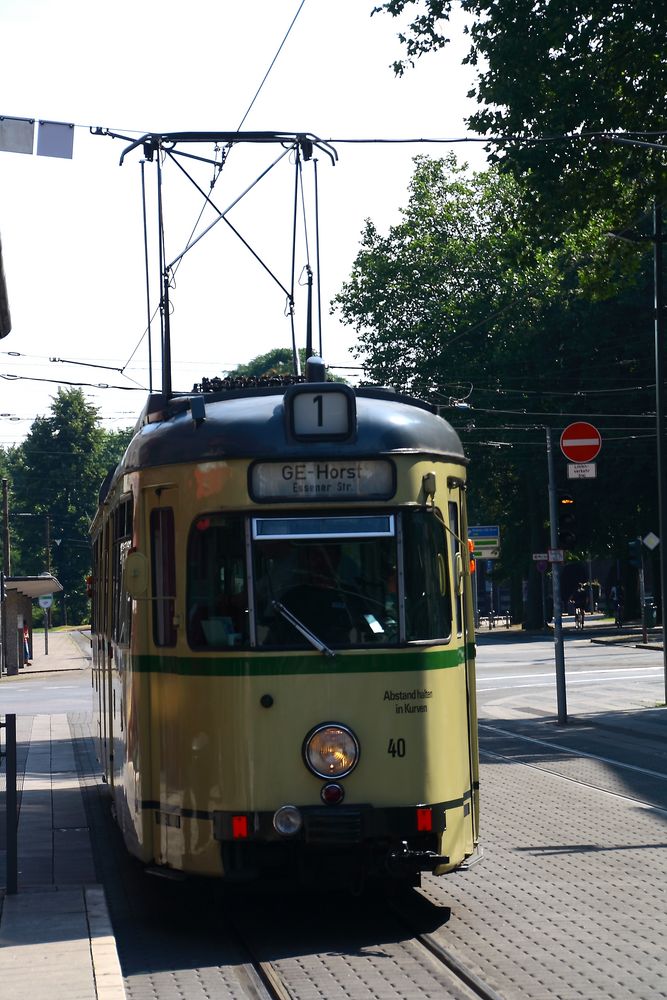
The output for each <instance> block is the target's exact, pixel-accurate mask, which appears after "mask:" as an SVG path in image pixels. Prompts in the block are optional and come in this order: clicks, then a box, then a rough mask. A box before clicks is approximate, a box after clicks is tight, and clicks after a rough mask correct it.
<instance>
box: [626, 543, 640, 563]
mask: <svg viewBox="0 0 667 1000" xmlns="http://www.w3.org/2000/svg"><path fill="white" fill-rule="evenodd" d="M628 559H629V561H630V565H631V566H634V567H635V569H640V568H641V564H642V540H641V538H633V539H632V541H631V542H628Z"/></svg>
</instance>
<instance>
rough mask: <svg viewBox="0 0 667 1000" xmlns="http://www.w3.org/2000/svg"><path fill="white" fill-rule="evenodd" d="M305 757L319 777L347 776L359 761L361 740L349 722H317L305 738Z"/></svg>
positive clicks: (308, 765) (308, 764)
mask: <svg viewBox="0 0 667 1000" xmlns="http://www.w3.org/2000/svg"><path fill="white" fill-rule="evenodd" d="M303 759H304V760H305V762H306V765H307V767H308V768H309V769H310V770H311V771H312V772H313V774H316V775H317V777H318V778H344V777H345V775H346V774H349V773H350V771H352V770H354V768H355V767H356V765H357V761H358V760H359V741H358V740H357V737H356V736H355V735H354V733H353V732H352V730H351V729H348V728H347V726H340V725H337V724H335V723H326V724H325V725H322V726H316V727H315V729H312V730H311V731H310V732H309V733H308V735H307V736H306V739H305V740H304V744H303Z"/></svg>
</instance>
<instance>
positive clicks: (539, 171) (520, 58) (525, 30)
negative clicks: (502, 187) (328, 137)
mask: <svg viewBox="0 0 667 1000" xmlns="http://www.w3.org/2000/svg"><path fill="white" fill-rule="evenodd" d="M460 6H461V8H462V9H463V11H464V12H466V13H467V14H468V15H469V22H468V29H467V31H468V34H469V37H470V41H471V48H470V52H469V54H468V56H467V58H466V60H465V62H468V63H470V64H471V65H473V66H475V67H476V68H477V84H476V87H475V88H474V89H473V90H472V91H471V93H470V95H469V96H473V97H475V98H476V100H477V103H478V104H479V105H480V109H479V110H478V111H477V112H476V113H474V114H473V115H472V116H471V117H470V119H469V122H468V124H469V127H470V128H471V129H472V130H473V131H475V132H477V133H478V134H480V135H484V136H488V137H490V138H491V137H501V138H502V137H505V138H506V139H507V140H508V141H507V142H500V143H493V144H491V145H490V149H491V152H492V157H493V159H495V160H497V161H498V162H500V163H501V164H502V165H503V166H504V167H505V168H507V169H509V170H510V171H512V173H513V174H514V176H516V177H518V178H521V180H522V182H523V183H524V185H525V187H526V189H527V190H529V191H530V192H531V195H532V198H533V201H534V206H533V207H534V211H535V212H536V213H539V215H540V217H541V220H542V224H543V225H549V226H551V227H552V228H554V229H557V228H559V227H560V226H561V211H562V209H563V207H565V208H566V210H568V209H576V210H577V211H578V213H579V218H580V220H582V221H583V220H585V219H586V217H587V215H588V214H589V213H590V212H591V211H593V212H596V211H598V210H599V209H600V208H601V207H604V208H605V209H606V211H607V212H609V213H610V214H611V215H612V216H613V217H614V218H615V220H616V222H617V223H618V224H620V225H623V226H625V225H629V224H631V223H633V222H634V221H635V219H636V217H637V216H640V215H641V214H642V213H643V212H644V211H645V210H646V207H647V205H648V204H649V203H650V201H651V199H652V198H654V197H658V198H663V197H664V195H665V194H666V193H667V172H666V171H665V170H664V153H662V152H660V151H657V150H651V149H649V148H642V147H634V148H633V147H632V146H629V145H625V144H621V143H619V142H617V141H612V140H611V139H609V138H594V137H593V135H592V134H598V135H599V133H606V134H608V133H610V132H613V131H617V130H619V131H624V132H631V133H635V134H636V136H637V138H639V139H643V140H649V141H650V140H654V141H655V140H656V139H658V140H659V139H660V133H664V132H665V130H666V129H667V105H666V103H665V94H666V93H667V60H665V58H664V48H665V38H667V5H665V4H660V3H656V2H655V0H635V2H633V3H625V4H623V3H617V2H615V0H544V2H542V0H540V2H538V0H513V2H512V3H497V2H496V0H461V4H460ZM376 10H377V11H384V12H386V13H389V14H391V15H392V16H393V17H398V16H402V15H404V14H405V13H406V12H407V11H411V13H413V14H414V12H415V11H417V13H416V15H415V16H414V19H413V20H412V21H411V22H410V23H409V25H408V27H407V28H406V30H405V31H403V32H401V34H400V35H399V39H400V40H401V42H402V43H403V44H404V46H405V51H406V54H407V59H406V60H399V61H398V62H397V63H395V64H394V69H395V71H396V72H397V73H399V74H401V73H402V72H403V71H404V70H405V68H406V65H413V64H414V61H415V59H416V58H418V57H419V56H421V55H422V54H424V53H425V52H429V51H434V50H437V49H439V48H441V47H442V46H443V45H444V44H445V43H446V41H447V38H446V36H445V35H444V34H443V31H444V29H445V27H446V25H447V21H448V18H449V15H450V12H451V3H450V2H449V0H388V2H386V3H383V4H381V5H380V6H379V7H378V8H376ZM374 13H375V11H374ZM562 136H569V137H571V138H569V139H567V140H566V141H562V140H560V139H558V138H557V137H562ZM529 139H533V140H535V139H542V140H544V139H547V140H548V141H537V142H535V141H528V142H527V141H525V140H529ZM513 140H519V141H518V142H517V141H513Z"/></svg>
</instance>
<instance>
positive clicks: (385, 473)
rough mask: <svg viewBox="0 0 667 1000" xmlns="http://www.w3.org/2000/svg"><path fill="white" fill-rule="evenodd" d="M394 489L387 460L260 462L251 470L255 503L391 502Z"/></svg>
mask: <svg viewBox="0 0 667 1000" xmlns="http://www.w3.org/2000/svg"><path fill="white" fill-rule="evenodd" d="M395 489H396V486H395V476H394V467H393V465H392V463H391V462H388V461H386V460H385V459H362V460H361V461H358V460H357V461H355V460H353V461H347V462H341V461H326V460H324V461H314V462H257V463H256V464H255V465H253V466H252V468H251V470H250V493H251V496H252V497H253V498H254V499H255V500H265V501H267V500H389V499H390V498H391V497H392V496H393V495H394V492H395Z"/></svg>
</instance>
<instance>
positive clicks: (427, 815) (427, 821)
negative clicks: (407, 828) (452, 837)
mask: <svg viewBox="0 0 667 1000" xmlns="http://www.w3.org/2000/svg"><path fill="white" fill-rule="evenodd" d="M432 829H433V811H432V810H431V809H417V830H418V831H419V833H428V832H430V831H431V830H432Z"/></svg>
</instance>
